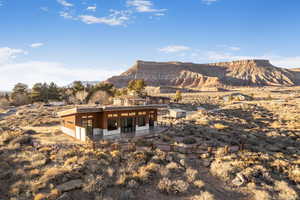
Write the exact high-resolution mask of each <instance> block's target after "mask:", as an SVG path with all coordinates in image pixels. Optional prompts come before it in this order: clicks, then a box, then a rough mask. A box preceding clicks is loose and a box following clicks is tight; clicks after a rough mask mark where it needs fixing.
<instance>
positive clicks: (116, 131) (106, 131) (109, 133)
mask: <svg viewBox="0 0 300 200" xmlns="http://www.w3.org/2000/svg"><path fill="white" fill-rule="evenodd" d="M115 134H121V128H118V129H117V130H114V131H108V130H107V129H103V135H104V136H108V135H115Z"/></svg>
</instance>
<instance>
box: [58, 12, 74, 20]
mask: <svg viewBox="0 0 300 200" xmlns="http://www.w3.org/2000/svg"><path fill="white" fill-rule="evenodd" d="M59 15H60V16H61V17H63V18H65V19H72V20H77V18H76V17H74V16H72V15H71V14H70V13H69V12H64V11H61V12H59Z"/></svg>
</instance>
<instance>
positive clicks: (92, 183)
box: [83, 175, 106, 193]
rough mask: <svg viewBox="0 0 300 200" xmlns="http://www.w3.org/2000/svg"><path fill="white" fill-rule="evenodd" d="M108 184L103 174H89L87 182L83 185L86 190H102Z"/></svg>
mask: <svg viewBox="0 0 300 200" xmlns="http://www.w3.org/2000/svg"><path fill="white" fill-rule="evenodd" d="M105 187H106V184H105V181H104V179H103V177H102V176H100V175H98V176H93V175H91V176H89V177H88V179H87V180H86V183H85V184H84V185H83V190H84V191H85V192H89V193H91V192H102V191H103V189H105Z"/></svg>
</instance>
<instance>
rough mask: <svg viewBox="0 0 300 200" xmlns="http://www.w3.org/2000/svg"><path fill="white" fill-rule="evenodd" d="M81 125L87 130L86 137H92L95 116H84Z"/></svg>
mask: <svg viewBox="0 0 300 200" xmlns="http://www.w3.org/2000/svg"><path fill="white" fill-rule="evenodd" d="M81 123H82V127H83V128H85V130H86V135H87V136H90V137H91V136H92V135H93V116H83V117H82V121H81Z"/></svg>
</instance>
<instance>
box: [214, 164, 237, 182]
mask: <svg viewBox="0 0 300 200" xmlns="http://www.w3.org/2000/svg"><path fill="white" fill-rule="evenodd" d="M234 170H235V167H234V166H232V165H231V163H229V162H222V161H221V160H215V161H214V162H212V164H211V166H210V172H211V173H212V174H213V175H214V176H218V177H219V178H221V179H223V180H229V179H231V178H232V172H233V171H234Z"/></svg>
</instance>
